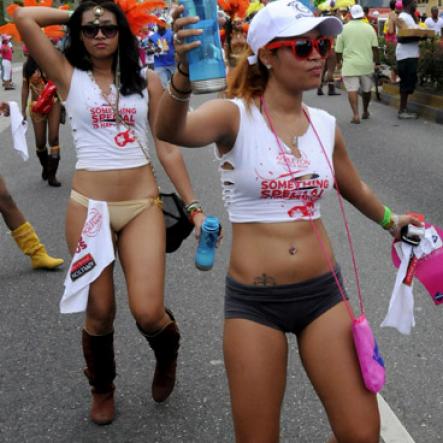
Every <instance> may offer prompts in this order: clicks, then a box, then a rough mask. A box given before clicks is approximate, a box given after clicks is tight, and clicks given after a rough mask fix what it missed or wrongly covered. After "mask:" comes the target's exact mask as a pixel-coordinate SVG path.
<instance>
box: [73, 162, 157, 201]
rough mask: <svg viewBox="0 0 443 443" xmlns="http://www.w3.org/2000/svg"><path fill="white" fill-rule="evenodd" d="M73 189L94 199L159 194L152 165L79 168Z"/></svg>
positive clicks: (129, 198) (124, 199)
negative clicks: (99, 169) (104, 169)
mask: <svg viewBox="0 0 443 443" xmlns="http://www.w3.org/2000/svg"><path fill="white" fill-rule="evenodd" d="M72 189H74V190H75V191H77V192H79V193H80V194H83V195H84V196H85V197H88V198H91V199H93V200H102V201H108V202H112V201H113V202H118V201H126V200H139V199H144V198H150V197H155V196H157V195H158V185H157V182H156V181H155V178H154V174H153V172H152V167H151V165H145V166H140V167H138V168H131V169H113V170H110V171H86V170H83V169H80V170H77V171H75V173H74V177H73V179H72Z"/></svg>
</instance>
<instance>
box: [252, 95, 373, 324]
mask: <svg viewBox="0 0 443 443" xmlns="http://www.w3.org/2000/svg"><path fill="white" fill-rule="evenodd" d="M260 106H261V107H262V108H263V113H264V115H265V117H266V119H267V121H268V124H269V127H270V128H271V131H272V133H273V134H274V137H275V140H276V142H277V145H278V147H279V149H280V153H281V154H284V153H285V151H284V149H283V146H282V144H281V141H280V139H279V137H278V135H277V133H276V132H275V129H274V126H273V124H272V119H271V116H270V114H269V109H268V106H267V104H266V102H265V99H264V97H263V96H261V97H260ZM303 112H304V114H305V116H306V119H307V120H308V123H309V125H310V126H311V128H312V130H313V132H314V134H315V137H316V139H317V141H318V143H319V145H320V147H321V150H322V152H323V155H324V157H325V159H326V161H327V163H328V166H329V169H330V170H331V174H332V177H333V179H334V187H335V190H336V192H337V198H338V202H339V206H340V210H341V213H342V216H343V220H344V225H345V229H346V235H347V237H348V243H349V249H350V252H351V257H352V265H353V268H354V273H355V284H356V286H357V294H358V299H359V303H360V311H361V314H362V315H364V314H365V307H364V305H363V297H362V293H361V286H360V277H359V273H358V268H357V260H356V258H355V252H354V245H353V243H352V237H351V230H350V229H349V223H348V219H347V217H346V213H345V207H344V203H343V197H342V196H341V194H340V189H339V187H338V182H337V178H336V176H335V174H334V169H333V167H332V163H331V161H330V160H329V157H328V155H327V153H326V149H325V147H324V145H323V142H322V141H321V138H320V136H319V135H318V132H317V129H316V127H315V126H314V124H313V123H312V120H311V118H310V116H309V114H308V113H307V112H306V109H305V108H303ZM283 158H284V159H285V163H286V166H287V168H288V171H289V173H290V176H291V177H293V175H292V171H291V166H290V164H289V162H288V160H287V158H286V155H283ZM291 179H292V180H293V178H291ZM309 221H310V223H311V225H312V228H313V230H314V233H315V236H316V237H317V239H318V241H319V243H320V247H321V249H322V251H323V255H324V256H325V258H326V261H327V262H328V266H329V269H330V271H331V273H332V275H333V276H334V279H335V282H336V284H337V286H338V289H339V291H340V294H341V296H342V298H343V301H344V302H345V306H346V308H347V310H348V313H349V315H350V317H351V319H352V320H355V316H354V313H353V311H352V307H351V305H350V303H349V300H348V299H347V298H346V294H345V291H344V288H343V286H342V284H341V283H340V281H339V279H338V276H337V273H336V272H335V268H334V265H333V262H332V257H331V255H330V254H328V252H327V249H326V245H325V242H324V241H323V239H322V238H321V236H320V232H319V230H318V228H317V226H315V223H314V222H313V220H312V217H310V218H309Z"/></svg>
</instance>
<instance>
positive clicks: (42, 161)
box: [36, 147, 48, 180]
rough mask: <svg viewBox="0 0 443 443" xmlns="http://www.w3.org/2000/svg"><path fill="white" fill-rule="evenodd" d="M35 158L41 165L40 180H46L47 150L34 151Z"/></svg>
mask: <svg viewBox="0 0 443 443" xmlns="http://www.w3.org/2000/svg"><path fill="white" fill-rule="evenodd" d="M36 154H37V157H38V159H39V160H40V164H41V165H42V179H43V180H47V179H48V150H47V149H46V147H45V148H43V149H37V151H36Z"/></svg>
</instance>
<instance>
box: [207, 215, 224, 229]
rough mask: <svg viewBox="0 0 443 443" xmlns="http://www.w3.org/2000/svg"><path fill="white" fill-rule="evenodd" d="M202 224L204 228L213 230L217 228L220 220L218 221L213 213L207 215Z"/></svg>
mask: <svg viewBox="0 0 443 443" xmlns="http://www.w3.org/2000/svg"><path fill="white" fill-rule="evenodd" d="M204 225H205V228H206V229H209V230H211V231H215V230H217V229H218V228H219V226H220V222H219V221H218V218H217V217H215V216H214V215H207V216H206V218H205V221H204Z"/></svg>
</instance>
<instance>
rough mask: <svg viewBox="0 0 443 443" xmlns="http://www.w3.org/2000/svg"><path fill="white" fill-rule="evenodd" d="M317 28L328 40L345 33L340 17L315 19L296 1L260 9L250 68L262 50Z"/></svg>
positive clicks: (253, 30) (252, 29)
mask: <svg viewBox="0 0 443 443" xmlns="http://www.w3.org/2000/svg"><path fill="white" fill-rule="evenodd" d="M315 28H318V30H319V31H320V33H321V34H322V35H325V36H335V35H337V34H340V32H341V31H342V29H343V25H342V23H341V21H340V20H339V19H338V18H337V17H314V14H313V13H312V11H311V10H310V9H309V8H307V7H306V6H305V5H304V4H303V3H302V2H300V1H297V0H276V1H274V2H271V3H268V4H267V5H266V6H265V7H264V8H262V9H260V11H258V12H257V14H256V15H255V16H254V18H253V19H252V21H251V24H250V26H249V30H248V39H247V41H248V44H249V47H250V48H251V50H252V52H253V53H254V55H251V56H250V57H248V61H249V64H251V65H253V64H255V63H257V60H258V59H257V54H258V50H259V49H260V48H263V47H264V46H266V45H267V44H268V43H269V42H271V41H272V40H274V39H275V38H279V37H295V36H297V35H302V34H305V33H306V32H309V31H311V30H312V29H315Z"/></svg>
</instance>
